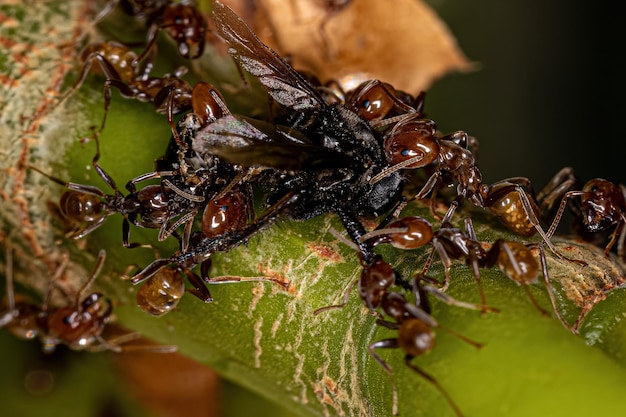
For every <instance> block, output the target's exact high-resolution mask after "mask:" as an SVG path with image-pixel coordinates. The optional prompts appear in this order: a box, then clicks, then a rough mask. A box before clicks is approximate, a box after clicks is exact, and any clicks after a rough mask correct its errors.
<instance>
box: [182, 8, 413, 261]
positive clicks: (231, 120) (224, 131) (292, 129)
mask: <svg viewBox="0 0 626 417" xmlns="http://www.w3.org/2000/svg"><path fill="white" fill-rule="evenodd" d="M212 14H213V19H214V21H215V23H216V26H217V31H218V33H219V34H220V35H221V36H222V37H223V38H224V39H225V40H226V41H227V43H228V44H229V45H230V47H231V49H230V53H231V54H232V56H233V58H234V59H235V60H236V61H237V62H238V63H239V64H240V65H241V66H242V67H243V69H245V70H246V71H248V72H249V73H251V74H252V75H254V76H255V77H257V78H258V80H259V81H260V83H261V85H263V87H264V88H265V89H266V90H267V92H268V93H269V94H270V95H271V96H272V98H273V99H274V100H275V101H276V102H278V103H279V104H281V105H282V106H284V107H285V108H286V109H287V110H288V111H287V112H286V113H287V117H285V118H284V119H283V120H278V121H277V124H276V125H261V124H259V123H258V122H256V121H247V120H243V119H241V118H235V117H232V116H227V117H223V118H221V119H218V120H217V121H216V122H214V123H212V124H210V125H208V126H207V127H206V128H205V129H202V130H201V131H200V132H199V133H198V135H196V138H195V139H194V141H193V146H192V147H193V149H194V150H195V151H196V152H198V153H199V154H201V155H217V156H219V157H220V158H222V159H225V160H227V161H229V162H231V163H234V164H239V165H242V166H248V167H261V168H266V169H269V170H271V171H272V173H273V174H272V175H269V174H268V175H266V177H265V178H267V181H266V183H267V184H268V188H269V195H268V197H267V202H268V204H269V205H272V204H274V203H275V202H276V201H278V200H280V199H281V198H282V197H283V196H285V195H288V194H289V193H300V194H302V198H301V199H299V201H300V203H299V205H297V206H293V207H292V208H291V210H290V211H289V213H288V215H289V216H290V217H292V218H295V219H309V218H312V217H314V216H317V215H319V214H322V213H329V212H330V213H336V214H337V215H338V216H339V218H340V219H341V221H342V223H343V224H344V226H345V228H346V230H347V231H348V233H349V235H350V237H351V239H352V240H353V241H354V242H355V243H357V245H359V244H360V241H359V239H358V238H359V236H360V235H362V234H363V233H364V229H363V227H362V225H361V223H360V221H359V220H358V216H375V215H379V214H382V213H384V212H385V211H386V210H387V209H388V208H389V207H391V206H392V205H393V204H394V203H395V201H396V200H397V199H398V198H399V197H400V194H401V191H402V181H403V179H402V177H401V175H400V174H399V173H398V172H392V173H390V174H388V175H385V177H384V178H381V179H380V180H379V181H377V182H376V183H374V184H372V183H370V181H369V180H370V178H371V177H372V176H374V175H376V174H377V173H378V172H380V171H382V170H384V168H385V167H386V166H387V161H386V159H385V155H384V151H383V148H382V144H381V143H380V141H379V139H378V137H377V134H376V132H374V130H373V129H372V128H371V126H370V125H369V123H368V122H367V120H365V119H363V118H362V117H360V116H359V115H358V114H357V113H355V112H354V111H353V110H351V109H349V108H347V107H346V106H344V105H343V104H341V103H338V104H328V103H327V102H326V101H325V100H324V98H323V97H322V96H321V95H320V93H319V91H318V90H317V89H316V88H315V87H314V86H312V85H311V84H310V83H309V82H308V81H306V80H305V79H304V77H302V76H301V75H300V74H299V73H297V72H296V71H295V70H294V69H293V68H292V67H291V66H290V65H289V64H288V63H287V62H285V61H284V60H283V59H282V58H280V57H279V56H278V55H277V54H276V53H275V52H274V51H273V50H271V49H270V48H269V47H267V46H266V45H264V44H263V43H262V42H261V41H260V40H259V39H258V38H257V37H256V35H254V33H253V32H252V31H251V30H250V28H249V27H248V26H247V25H246V24H245V23H244V22H243V21H242V20H241V19H240V18H239V17H238V16H237V15H236V14H235V13H234V12H233V11H232V10H231V9H230V8H228V7H226V6H224V5H222V4H221V3H219V2H215V3H214V4H213V8H212ZM362 252H363V253H364V256H365V257H366V258H367V260H369V259H371V254H370V253H368V252H367V248H366V247H363V248H362Z"/></svg>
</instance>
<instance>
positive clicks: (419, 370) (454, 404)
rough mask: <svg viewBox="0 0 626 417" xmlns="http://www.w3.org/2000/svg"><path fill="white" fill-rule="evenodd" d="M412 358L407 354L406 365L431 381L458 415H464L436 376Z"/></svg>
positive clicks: (458, 416) (460, 416) (459, 416)
mask: <svg viewBox="0 0 626 417" xmlns="http://www.w3.org/2000/svg"><path fill="white" fill-rule="evenodd" d="M411 359H413V357H412V356H411V355H406V356H405V358H404V363H405V365H406V366H408V367H409V368H410V369H412V370H413V371H414V372H416V373H418V374H419V375H421V376H422V378H424V379H425V380H426V381H428V382H430V383H431V384H432V385H433V386H434V387H435V388H436V389H437V391H439V393H440V394H441V395H442V396H443V398H445V399H446V401H447V402H448V404H450V407H452V409H453V410H454V413H455V414H456V415H457V417H463V413H462V412H461V409H460V408H459V407H458V406H457V405H456V403H455V402H454V401H453V400H452V397H451V396H450V394H448V392H447V391H446V390H445V389H444V388H443V387H442V386H441V384H439V381H437V380H436V379H435V377H434V376H432V375H431V374H429V373H427V372H425V371H423V370H422V369H420V368H418V367H417V366H416V365H413V364H412V363H411Z"/></svg>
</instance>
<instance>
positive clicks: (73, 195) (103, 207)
mask: <svg viewBox="0 0 626 417" xmlns="http://www.w3.org/2000/svg"><path fill="white" fill-rule="evenodd" d="M96 148H97V149H96V154H95V155H94V157H93V160H92V165H93V167H94V169H95V170H96V172H97V173H98V175H99V176H100V178H102V180H103V181H104V182H106V183H107V184H108V185H109V187H111V189H112V190H113V192H114V194H106V193H104V192H103V191H102V190H101V189H100V188H98V187H96V186H92V185H86V184H76V183H73V182H65V181H63V180H61V179H59V178H56V177H54V176H51V175H49V174H47V173H45V172H43V171H41V170H40V169H39V168H36V167H33V166H31V167H30V168H31V169H33V170H35V171H37V172H39V173H41V174H42V175H45V176H46V177H48V178H49V179H51V180H52V181H54V182H56V183H57V184H60V185H63V186H64V187H66V188H67V189H68V190H67V191H65V192H64V193H63V195H62V196H61V199H60V204H59V206H58V211H59V214H60V215H61V217H62V218H63V220H64V221H65V222H66V226H67V227H68V229H69V233H70V235H71V236H72V237H74V238H75V239H80V238H83V237H84V236H86V235H87V234H89V233H91V232H93V231H94V230H95V229H97V228H98V227H100V226H101V225H102V224H103V223H104V221H105V220H106V219H107V218H108V216H109V215H111V214H113V213H120V214H121V215H122V216H123V217H124V221H123V223H122V242H123V244H124V246H125V247H137V246H139V244H138V243H131V242H130V241H129V237H130V223H132V224H134V225H136V226H139V227H145V228H155V229H160V231H159V240H164V239H165V238H167V237H168V236H169V235H170V234H172V233H173V232H174V230H175V228H173V227H172V226H171V225H170V224H169V221H170V220H171V219H173V218H175V217H177V216H181V217H180V218H179V219H178V221H177V222H176V223H175V224H176V225H180V224H183V223H184V224H186V225H187V227H186V229H185V235H184V236H183V239H182V244H183V245H184V244H186V242H187V241H188V239H189V233H190V232H191V223H192V221H193V217H194V215H195V211H197V208H196V205H198V204H200V203H203V202H204V197H203V196H202V195H201V194H199V195H195V194H193V193H191V192H186V191H183V190H180V189H178V188H176V187H175V186H174V185H173V184H172V183H171V182H168V184H169V185H168V186H162V185H148V186H146V187H143V188H142V189H141V190H139V191H137V190H136V188H135V184H136V183H137V182H141V181H144V180H148V179H151V178H160V177H162V176H173V175H174V174H175V172H172V171H170V172H152V173H148V174H144V175H141V176H139V177H137V178H135V179H133V180H131V181H129V182H128V184H127V185H126V188H127V189H128V190H129V191H130V194H128V195H126V196H124V195H123V194H122V193H121V191H120V190H119V189H118V188H117V185H116V183H115V181H114V180H113V178H112V177H111V176H110V175H109V174H107V172H106V171H105V170H104V169H103V168H102V167H101V166H100V164H99V162H98V161H99V159H100V150H99V144H98V140H97V139H96ZM166 192H172V193H173V194H176V195H182V196H183V197H182V198H184V199H185V201H186V202H187V205H186V206H179V207H174V206H173V205H171V204H170V199H169V198H168V196H167V193H166Z"/></svg>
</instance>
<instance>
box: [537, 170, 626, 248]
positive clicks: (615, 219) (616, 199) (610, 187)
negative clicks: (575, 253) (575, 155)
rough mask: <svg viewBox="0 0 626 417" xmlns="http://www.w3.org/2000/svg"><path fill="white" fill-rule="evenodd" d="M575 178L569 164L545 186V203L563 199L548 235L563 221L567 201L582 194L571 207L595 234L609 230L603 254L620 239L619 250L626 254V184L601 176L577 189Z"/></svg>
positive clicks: (547, 204)
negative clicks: (625, 240) (560, 196)
mask: <svg viewBox="0 0 626 417" xmlns="http://www.w3.org/2000/svg"><path fill="white" fill-rule="evenodd" d="M575 185H576V179H575V177H574V170H573V169H572V168H570V167H566V168H563V169H562V170H561V171H559V172H558V173H557V174H556V175H555V176H554V178H553V179H552V180H551V181H550V183H549V184H548V185H547V186H546V187H545V188H544V190H542V192H541V194H540V195H542V196H543V195H545V196H546V198H545V199H544V202H545V203H546V204H545V205H546V206H551V205H552V204H553V203H554V201H555V200H556V199H557V198H558V196H559V195H562V198H561V203H560V205H559V208H558V210H557V212H556V214H555V216H554V219H553V221H552V224H551V225H550V228H549V229H548V236H550V237H551V236H552V235H554V233H555V232H556V229H557V227H558V225H559V222H560V221H561V217H562V216H563V212H564V211H565V207H566V206H567V203H568V201H575V200H574V199H575V198H576V197H578V198H579V203H578V204H572V205H571V207H572V211H573V212H574V214H575V216H576V217H577V218H578V219H579V220H580V221H581V222H582V224H583V226H584V227H585V229H586V231H587V232H589V233H592V234H599V233H602V232H610V236H609V241H608V243H607V244H606V246H605V247H604V254H605V255H606V256H609V253H610V252H611V249H612V248H613V246H615V243H617V254H618V256H619V257H621V258H624V256H625V255H626V249H625V248H624V239H626V228H625V227H624V226H625V225H626V187H624V186H623V185H621V184H615V183H612V182H610V181H608V180H605V179H602V178H594V179H592V180H589V181H587V182H586V183H585V184H584V185H583V186H582V188H581V189H580V190H577V189H574V187H575Z"/></svg>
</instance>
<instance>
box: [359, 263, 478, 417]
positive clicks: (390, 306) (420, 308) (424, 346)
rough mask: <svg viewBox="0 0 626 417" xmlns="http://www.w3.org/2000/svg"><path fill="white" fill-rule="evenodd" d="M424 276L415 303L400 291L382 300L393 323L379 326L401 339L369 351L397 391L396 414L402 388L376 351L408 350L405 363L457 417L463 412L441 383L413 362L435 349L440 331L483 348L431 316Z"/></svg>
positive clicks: (418, 278)
mask: <svg viewBox="0 0 626 417" xmlns="http://www.w3.org/2000/svg"><path fill="white" fill-rule="evenodd" d="M422 278H423V276H420V275H416V276H415V277H414V279H413V296H414V297H415V302H414V303H411V302H409V301H407V299H406V298H405V297H404V295H402V294H400V293H397V292H385V293H384V294H383V295H382V297H381V299H380V306H381V308H382V310H383V312H384V314H385V315H386V316H388V317H389V318H390V319H391V321H390V320H386V319H384V318H381V319H378V320H377V321H376V323H377V324H378V325H380V326H383V327H386V328H389V329H393V330H397V331H398V336H397V337H394V338H389V339H383V340H379V341H377V342H374V343H372V344H370V345H369V346H368V351H369V353H370V355H371V356H372V358H374V360H375V361H376V362H377V363H378V364H379V365H380V366H381V367H382V368H383V369H384V370H385V372H387V374H389V377H390V378H391V384H392V390H393V406H392V413H393V415H397V414H398V388H397V386H396V383H395V381H394V377H393V370H392V368H391V366H389V364H388V363H387V362H385V360H384V359H383V358H382V357H380V356H379V355H378V354H377V353H376V349H401V350H402V351H404V353H405V356H404V363H405V365H406V366H408V367H409V368H410V369H411V370H413V371H414V372H416V373H417V374H419V375H420V376H422V377H423V378H424V379H425V380H426V381H428V382H429V383H430V384H432V385H433V386H434V387H435V388H436V389H437V390H438V391H439V392H440V393H441V395H442V396H443V397H444V398H445V400H446V401H447V402H448V404H450V406H451V407H452V409H453V410H454V412H455V414H456V415H457V416H462V415H463V413H462V412H461V410H460V409H459V407H458V406H457V405H456V403H455V402H454V401H453V400H452V397H451V396H450V395H449V394H448V393H447V391H446V390H445V389H444V388H443V387H442V386H441V385H440V384H439V382H438V381H437V379H435V377H433V376H432V375H430V374H429V373H427V372H425V371H423V370H422V369H421V368H419V367H418V366H417V365H415V364H413V363H412V362H411V361H412V360H413V358H415V357H417V356H421V355H423V354H425V353H427V352H429V351H431V350H432V349H433V348H434V347H435V333H434V332H433V329H435V328H437V329H440V330H443V331H445V332H447V333H450V334H452V335H454V336H455V337H457V338H459V339H461V340H462V341H464V342H466V343H468V344H470V345H472V346H475V347H476V348H478V349H480V348H481V347H482V346H483V345H482V344H481V343H477V342H474V341H473V340H470V339H468V338H466V337H465V336H463V335H461V334H459V333H457V332H455V331H453V330H451V329H448V328H446V327H444V326H441V325H440V324H439V323H438V322H437V321H436V320H435V319H434V318H433V317H432V316H431V314H430V312H431V311H430V303H429V301H428V298H427V293H426V291H425V289H424V288H423V287H422V285H421V284H420V281H421V280H422Z"/></svg>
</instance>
